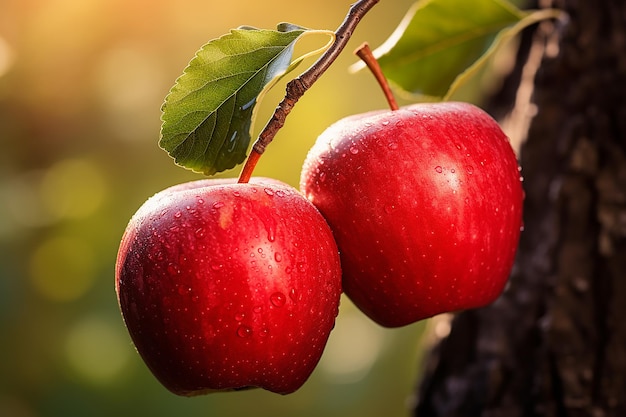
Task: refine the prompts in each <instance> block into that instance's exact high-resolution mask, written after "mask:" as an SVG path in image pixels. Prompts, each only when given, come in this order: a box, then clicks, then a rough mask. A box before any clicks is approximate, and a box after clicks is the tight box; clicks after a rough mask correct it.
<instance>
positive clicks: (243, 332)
mask: <svg viewBox="0 0 626 417" xmlns="http://www.w3.org/2000/svg"><path fill="white" fill-rule="evenodd" d="M237 336H239V337H250V336H252V329H251V328H250V327H248V326H246V325H244V324H242V325H241V326H239V328H238V329H237Z"/></svg>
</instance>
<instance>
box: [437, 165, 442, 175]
mask: <svg viewBox="0 0 626 417" xmlns="http://www.w3.org/2000/svg"><path fill="white" fill-rule="evenodd" d="M435 171H437V173H438V174H441V173H442V172H443V168H441V167H440V166H436V167H435Z"/></svg>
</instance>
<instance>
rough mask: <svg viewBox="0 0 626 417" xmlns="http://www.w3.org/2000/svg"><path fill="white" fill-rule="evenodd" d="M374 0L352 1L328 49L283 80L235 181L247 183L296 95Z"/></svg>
mask: <svg viewBox="0 0 626 417" xmlns="http://www.w3.org/2000/svg"><path fill="white" fill-rule="evenodd" d="M378 2H379V0H359V1H357V2H356V3H354V4H353V5H352V7H350V11H349V12H348V15H347V16H346V18H345V20H344V21H343V23H342V24H341V26H339V28H338V29H337V30H336V31H335V42H333V44H332V45H331V46H330V48H328V50H326V52H324V54H322V56H320V57H319V59H318V60H317V61H316V62H315V63H314V64H313V65H312V66H311V67H310V68H309V69H308V70H306V71H305V72H304V73H302V74H301V75H300V76H298V77H297V78H294V79H293V80H291V81H290V82H289V83H287V88H286V90H287V91H286V94H285V97H284V98H283V100H282V101H281V102H280V103H279V104H278V107H276V110H274V115H273V116H272V118H271V119H270V120H269V122H268V123H267V125H265V127H264V128H263V131H261V133H260V134H259V137H258V139H257V140H256V142H254V145H252V151H251V152H250V155H249V156H248V159H247V160H246V164H245V165H244V167H243V169H242V171H241V174H240V176H239V182H248V180H249V179H250V177H251V176H252V171H253V170H254V167H255V166H256V163H257V162H258V160H259V158H260V156H261V155H262V154H263V152H265V148H266V147H267V145H269V144H270V142H271V141H272V140H273V139H274V136H276V133H278V131H279V130H280V129H281V128H282V127H283V125H284V124H285V119H286V118H287V116H288V115H289V113H290V112H291V110H292V109H293V107H294V106H295V104H296V103H297V102H298V100H299V99H300V97H302V96H303V95H304V93H305V92H306V91H307V90H308V89H309V88H311V86H312V85H313V84H314V83H315V81H317V80H318V79H319V78H320V76H321V75H322V74H323V73H324V72H326V70H327V69H328V68H329V67H330V65H331V64H332V63H333V62H334V61H335V60H336V59H337V57H338V56H339V54H340V53H341V51H343V49H344V48H345V46H346V45H347V43H348V41H349V40H350V37H351V36H352V33H353V32H354V29H355V28H356V26H357V25H358V24H359V22H360V21H361V19H362V18H363V16H365V14H366V13H367V12H369V11H370V9H371V8H372V7H374V6H375V5H376V4H377V3H378Z"/></svg>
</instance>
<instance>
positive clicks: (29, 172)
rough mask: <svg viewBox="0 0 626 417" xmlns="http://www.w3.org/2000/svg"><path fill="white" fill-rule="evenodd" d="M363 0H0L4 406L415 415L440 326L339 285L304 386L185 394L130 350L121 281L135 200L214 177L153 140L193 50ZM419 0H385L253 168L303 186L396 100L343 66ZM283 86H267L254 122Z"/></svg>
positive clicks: (1, 409)
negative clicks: (415, 393)
mask: <svg viewBox="0 0 626 417" xmlns="http://www.w3.org/2000/svg"><path fill="white" fill-rule="evenodd" d="M350 3H351V1H336V0H324V1H318V2H305V1H299V2H294V1H286V0H267V1H264V2H259V1H252V0H233V1H229V2H223V1H217V0H202V1H201V0H189V1H185V2H161V1H157V2H155V1H147V0H130V1H127V0H124V1H122V0H92V1H82V0H40V1H37V2H18V1H13V2H1V3H0V145H1V147H2V151H1V152H0V416H7V417H18V416H82V415H88V416H91V417H97V416H110V415H122V416H126V415H150V416H155V417H158V416H171V415H176V416H186V415H202V416H212V415H229V416H231V415H232V416H235V415H255V416H257V417H262V416H277V415H279V416H283V415H285V416H288V415H297V416H301V417H306V416H321V415H324V416H328V417H331V416H351V415H354V416H361V417H366V416H380V415H386V416H402V415H406V414H407V411H406V403H407V401H409V400H410V395H411V392H412V390H413V384H414V381H415V380H416V378H417V375H418V372H419V367H418V365H419V359H420V355H421V352H422V350H423V346H424V343H425V341H424V340H425V339H424V337H423V332H422V330H423V329H424V328H425V326H428V324H429V323H432V322H427V323H418V324H415V325H412V326H408V327H406V328H403V329H395V330H389V329H382V328H380V327H378V326H377V325H375V324H373V323H371V322H370V321H369V320H368V319H366V318H365V317H364V316H363V315H362V314H361V313H360V312H358V311H357V310H356V309H355V308H354V307H353V306H352V304H351V303H350V302H349V301H348V300H347V299H344V300H343V302H342V306H341V309H340V315H339V319H338V323H337V327H336V329H335V331H334V332H333V334H332V335H331V340H330V342H329V346H328V349H327V351H326V352H325V354H324V357H323V359H322V362H321V363H320V366H319V367H318V368H317V370H316V371H315V373H314V374H313V376H312V378H311V379H310V380H309V382H308V383H307V384H306V385H305V386H304V387H303V388H302V389H301V390H299V391H298V392H297V393H295V394H293V395H290V396H287V397H282V396H278V395H275V394H270V393H267V392H264V391H261V390H256V391H247V392H239V393H228V394H213V395H210V396H205V397H197V398H193V399H186V398H180V397H176V396H174V395H173V394H170V393H169V392H167V391H166V390H165V389H164V388H162V387H161V386H160V385H159V384H158V382H157V381H156V380H155V379H154V378H153V377H152V376H151V375H150V373H149V371H148V370H147V368H146V367H145V365H144V364H143V362H142V361H141V359H140V358H139V356H138V355H137V354H136V353H135V351H134V349H133V347H132V345H131V342H130V338H129V337H128V334H127V332H126V329H125V328H124V325H123V322H122V319H121V316H120V314H119V310H118V306H117V303H116V299H115V292H114V286H113V280H114V262H115V256H116V252H117V247H118V243H119V239H120V237H121V235H122V233H123V230H124V228H125V226H126V224H127V222H128V220H129V218H130V217H131V215H132V214H133V213H134V212H135V210H136V209H137V208H138V207H139V206H140V205H141V204H142V203H143V201H145V199H146V198H147V197H149V196H151V195H152V194H154V193H155V192H157V191H159V190H161V189H163V188H165V187H167V186H170V185H172V184H175V183H180V182H183V181H189V180H194V179H199V178H201V176H200V175H199V174H194V173H192V172H189V171H187V170H184V169H182V168H180V167H177V166H175V165H174V163H173V161H172V160H171V159H170V158H169V157H168V156H167V154H166V153H165V152H163V151H162V150H161V149H159V148H158V146H157V142H158V139H159V137H158V136H159V129H160V120H159V116H160V107H161V104H162V102H163V99H164V97H165V95H166V94H167V92H168V90H169V88H170V87H171V85H172V84H173V82H174V80H175V79H176V77H178V75H180V73H181V71H182V70H183V68H184V67H185V66H186V65H187V63H188V61H189V59H190V58H191V57H192V56H193V54H194V53H195V51H196V50H197V49H198V48H199V47H200V46H201V45H203V44H204V43H206V42H207V41H208V40H209V39H211V38H214V37H217V36H220V35H222V34H224V33H227V32H228V30H229V29H231V28H234V27H237V26H240V25H242V24H246V25H252V26H256V27H262V28H274V27H275V25H276V23H278V22H280V21H289V22H293V23H296V24H299V25H302V26H305V27H310V28H316V29H332V30H334V29H335V28H336V27H337V26H338V25H339V23H340V22H341V21H342V20H343V18H344V15H345V13H346V12H347V10H348V7H349V5H350ZM412 3H413V0H393V1H381V2H380V4H379V5H377V6H376V7H375V8H374V10H372V12H370V14H369V15H368V16H367V17H366V18H365V19H364V21H363V22H362V23H361V24H360V26H359V28H358V29H357V31H356V33H355V35H354V38H353V39H352V41H351V43H350V45H348V47H347V49H346V51H345V53H344V54H343V55H342V56H341V57H340V58H339V60H338V61H337V63H336V64H335V65H334V66H333V67H332V68H331V70H330V71H329V72H328V73H327V74H325V75H324V77H322V79H321V80H320V81H319V82H318V83H316V84H315V86H314V87H313V88H312V89H311V90H310V91H309V92H308V93H307V94H306V95H305V97H304V98H303V99H302V100H301V101H300V102H299V103H298V105H297V106H296V108H295V110H294V111H293V112H292V114H291V115H290V117H289V118H288V120H287V124H286V125H285V127H284V129H283V130H281V132H280V133H279V135H278V136H277V137H276V139H275V141H274V142H273V143H272V144H271V145H270V147H269V148H268V150H267V152H266V153H265V155H264V156H263V158H261V161H260V163H259V165H258V167H257V170H256V172H255V174H256V175H263V176H270V177H274V178H278V179H281V180H283V181H285V182H287V183H290V184H292V185H294V186H297V184H298V178H299V174H300V167H301V164H302V162H303V160H304V157H305V155H306V152H307V150H308V149H309V147H310V146H311V145H312V144H313V142H314V141H315V138H316V137H317V135H318V134H319V133H321V132H322V131H323V130H324V128H326V127H327V126H328V125H329V124H331V123H332V122H334V121H336V120H337V119H339V118H341V117H343V116H346V115H348V114H353V113H358V112H363V111H368V110H372V109H376V108H383V107H386V103H385V100H384V98H383V96H382V94H381V93H380V91H379V88H378V86H377V85H376V83H375V82H374V80H373V79H372V78H371V75H370V74H368V73H367V72H366V71H361V72H359V73H357V74H353V75H351V74H349V73H348V71H347V68H348V66H349V65H350V64H352V63H353V62H355V60H356V58H354V57H353V56H352V55H351V54H350V50H351V49H354V48H355V47H356V46H358V44H359V43H361V42H362V41H365V40H367V41H369V42H370V44H372V45H373V46H376V45H379V44H380V43H382V42H383V41H384V40H385V39H386V38H387V37H388V36H389V34H390V33H391V32H392V31H393V29H394V28H395V26H396V25H397V24H398V23H399V22H400V20H401V19H402V17H403V15H404V14H405V12H406V11H407V10H408V9H409V7H410V6H411V4H412ZM326 41H327V39H325V38H324V37H320V39H319V44H317V45H315V47H319V46H321V45H323V44H324V43H325V42H326ZM306 42H312V43H315V40H314V39H311V40H309V39H307V40H306V41H305V42H303V45H301V46H299V47H301V48H303V50H310V47H309V46H307V45H306ZM308 64H310V62H307V63H305V65H308ZM282 94H283V89H282V88H275V89H274V90H273V91H272V92H270V94H268V96H266V98H265V100H264V102H263V104H262V107H261V109H260V112H259V117H258V119H257V120H258V121H257V124H258V125H257V126H256V129H255V132H258V130H259V129H260V128H261V127H262V125H263V124H264V121H265V120H267V118H268V117H269V114H270V113H271V111H272V110H273V108H274V106H275V104H276V103H277V102H278V100H279V99H280V97H281V96H282ZM238 173H239V170H238V169H237V168H236V169H235V170H231V171H227V172H225V173H223V174H220V175H221V176H231V177H234V176H237V175H238Z"/></svg>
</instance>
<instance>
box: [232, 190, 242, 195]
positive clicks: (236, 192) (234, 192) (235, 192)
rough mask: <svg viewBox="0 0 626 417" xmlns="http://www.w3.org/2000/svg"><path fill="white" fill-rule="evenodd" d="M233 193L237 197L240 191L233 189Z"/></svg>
mask: <svg viewBox="0 0 626 417" xmlns="http://www.w3.org/2000/svg"><path fill="white" fill-rule="evenodd" d="M233 195H234V196H235V197H239V196H241V193H240V192H239V191H237V190H235V191H233Z"/></svg>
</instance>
